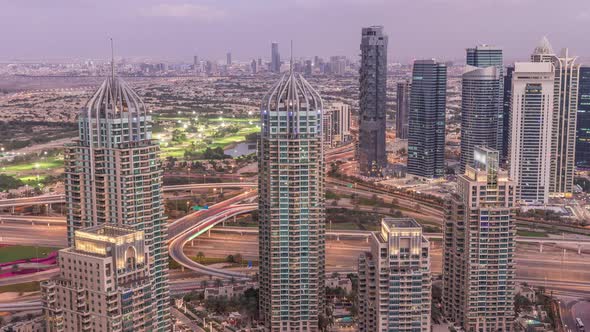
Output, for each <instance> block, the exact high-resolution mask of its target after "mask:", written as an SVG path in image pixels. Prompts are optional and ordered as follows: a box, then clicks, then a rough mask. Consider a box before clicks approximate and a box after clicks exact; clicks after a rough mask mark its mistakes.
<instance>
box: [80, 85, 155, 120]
mask: <svg viewBox="0 0 590 332" xmlns="http://www.w3.org/2000/svg"><path fill="white" fill-rule="evenodd" d="M146 115H147V111H146V107H145V104H144V103H143V101H142V100H141V98H140V97H139V96H138V95H137V93H135V91H133V89H131V87H130V86H129V85H128V84H127V82H125V81H123V80H122V79H121V78H119V77H116V76H113V77H108V78H107V79H105V80H104V81H103V82H102V84H101V85H100V87H99V88H98V90H96V92H94V94H93V95H92V97H91V98H90V100H88V102H87V103H86V106H85V107H84V109H82V112H81V116H83V117H87V118H101V119H113V118H123V117H133V116H146Z"/></svg>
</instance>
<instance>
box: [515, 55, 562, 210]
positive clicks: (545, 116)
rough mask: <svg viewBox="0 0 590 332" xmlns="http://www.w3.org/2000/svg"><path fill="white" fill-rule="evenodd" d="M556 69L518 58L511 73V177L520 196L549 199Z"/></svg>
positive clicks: (538, 200) (530, 199) (528, 200)
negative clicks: (519, 60)
mask: <svg viewBox="0 0 590 332" xmlns="http://www.w3.org/2000/svg"><path fill="white" fill-rule="evenodd" d="M554 78H555V71H554V68H553V64H552V63H550V62H542V63H533V62H517V63H516V64H515V65H514V72H513V73H512V105H511V111H510V140H509V142H510V158H509V159H508V160H509V163H510V177H511V178H512V179H513V180H514V181H515V182H516V184H517V185H518V194H517V196H518V199H519V200H520V201H522V202H526V203H531V204H546V203H547V202H548V201H549V184H550V177H551V173H550V171H551V149H552V146H551V141H552V133H553V130H552V129H553V128H552V127H553V122H552V119H553V118H554V117H553V107H554V103H553V98H554V92H553V89H554V85H553V82H554Z"/></svg>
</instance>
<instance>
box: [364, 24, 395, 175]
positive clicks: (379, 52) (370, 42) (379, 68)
mask: <svg viewBox="0 0 590 332" xmlns="http://www.w3.org/2000/svg"><path fill="white" fill-rule="evenodd" d="M387 42H388V38H387V35H385V34H384V33H383V27H381V26H372V27H368V28H363V29H362V37H361V68H360V71H359V73H360V76H359V80H360V81H359V88H360V91H359V92H360V96H359V98H360V99H359V145H358V155H359V166H360V171H361V174H363V175H365V176H381V175H382V174H383V170H384V169H385V167H387V155H386V151H385V125H386V124H385V120H386V119H385V117H386V114H385V102H386V95H387V91H386V88H387Z"/></svg>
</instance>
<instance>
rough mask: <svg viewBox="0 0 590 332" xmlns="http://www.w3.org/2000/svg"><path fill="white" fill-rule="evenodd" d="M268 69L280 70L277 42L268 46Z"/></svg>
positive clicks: (276, 71) (274, 71)
mask: <svg viewBox="0 0 590 332" xmlns="http://www.w3.org/2000/svg"><path fill="white" fill-rule="evenodd" d="M270 71H272V72H273V73H280V72H281V55H280V54H279V43H272V44H271V46H270Z"/></svg>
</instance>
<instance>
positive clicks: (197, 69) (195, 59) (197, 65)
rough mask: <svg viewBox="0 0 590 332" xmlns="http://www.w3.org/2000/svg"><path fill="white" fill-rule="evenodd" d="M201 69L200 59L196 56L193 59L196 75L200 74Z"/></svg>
mask: <svg viewBox="0 0 590 332" xmlns="http://www.w3.org/2000/svg"><path fill="white" fill-rule="evenodd" d="M200 69H201V65H200V63H199V57H198V56H196V55H195V56H194V57H193V70H194V71H195V73H198V72H199V70H200Z"/></svg>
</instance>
